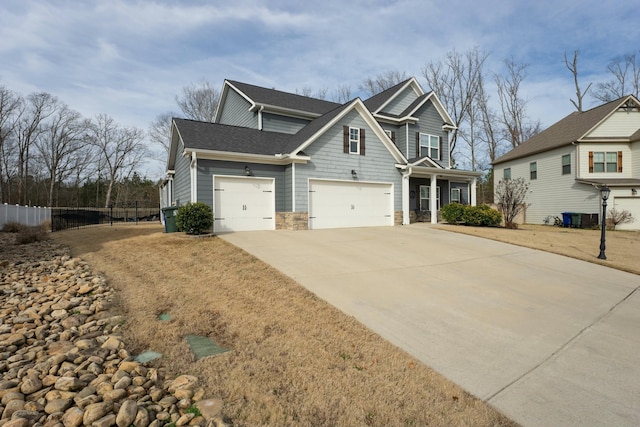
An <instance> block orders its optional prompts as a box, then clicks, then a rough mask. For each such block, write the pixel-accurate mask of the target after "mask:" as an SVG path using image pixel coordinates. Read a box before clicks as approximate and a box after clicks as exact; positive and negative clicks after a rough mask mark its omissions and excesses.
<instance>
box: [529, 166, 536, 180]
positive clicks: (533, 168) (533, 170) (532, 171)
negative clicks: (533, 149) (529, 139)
mask: <svg viewBox="0 0 640 427" xmlns="http://www.w3.org/2000/svg"><path fill="white" fill-rule="evenodd" d="M529 179H531V180H534V179H538V162H531V163H529Z"/></svg>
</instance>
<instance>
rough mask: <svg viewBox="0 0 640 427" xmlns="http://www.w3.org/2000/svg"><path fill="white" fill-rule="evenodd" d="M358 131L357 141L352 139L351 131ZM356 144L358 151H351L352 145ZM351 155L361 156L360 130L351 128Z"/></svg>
mask: <svg viewBox="0 0 640 427" xmlns="http://www.w3.org/2000/svg"><path fill="white" fill-rule="evenodd" d="M354 130H355V131H356V132H357V139H352V138H351V135H352V133H351V131H354ZM353 143H355V145H356V151H353V150H352V149H351V147H352V144H353ZM349 154H360V128H352V127H350V128H349Z"/></svg>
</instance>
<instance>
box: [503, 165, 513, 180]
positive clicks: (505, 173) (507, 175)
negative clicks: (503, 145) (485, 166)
mask: <svg viewBox="0 0 640 427" xmlns="http://www.w3.org/2000/svg"><path fill="white" fill-rule="evenodd" d="M503 178H504V180H505V181H506V180H508V179H511V168H505V169H504V171H503Z"/></svg>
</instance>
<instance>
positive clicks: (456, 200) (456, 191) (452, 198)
mask: <svg viewBox="0 0 640 427" xmlns="http://www.w3.org/2000/svg"><path fill="white" fill-rule="evenodd" d="M454 193H457V194H458V195H457V196H456V197H454V196H453V194H454ZM461 196H462V192H461V191H460V189H459V188H452V189H451V202H452V203H453V202H455V203H460V199H461Z"/></svg>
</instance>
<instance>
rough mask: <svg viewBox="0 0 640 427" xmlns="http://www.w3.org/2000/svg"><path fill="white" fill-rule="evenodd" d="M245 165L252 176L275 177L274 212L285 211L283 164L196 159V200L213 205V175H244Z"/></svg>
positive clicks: (285, 194)
mask: <svg viewBox="0 0 640 427" xmlns="http://www.w3.org/2000/svg"><path fill="white" fill-rule="evenodd" d="M245 166H249V169H251V172H252V174H253V175H252V176H255V177H259V178H275V191H276V194H275V197H276V212H282V211H286V201H285V198H286V197H289V198H291V196H288V194H290V193H288V194H287V193H286V192H285V172H284V169H285V168H284V166H279V165H262V164H257V163H241V162H226V161H220V160H206V159H199V160H198V201H199V202H203V203H206V204H208V205H209V206H211V207H213V175H230V176H245V169H244V167H245Z"/></svg>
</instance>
